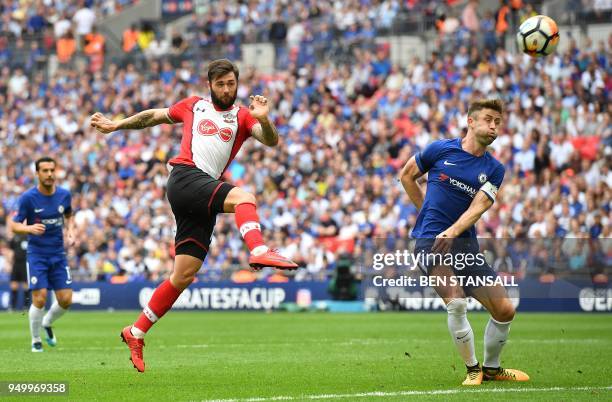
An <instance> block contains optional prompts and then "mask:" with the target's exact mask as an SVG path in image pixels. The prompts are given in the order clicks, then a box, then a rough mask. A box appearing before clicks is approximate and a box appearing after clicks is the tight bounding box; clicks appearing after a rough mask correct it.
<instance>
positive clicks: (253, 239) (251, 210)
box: [234, 202, 264, 251]
mask: <svg viewBox="0 0 612 402" xmlns="http://www.w3.org/2000/svg"><path fill="white" fill-rule="evenodd" d="M234 210H235V214H236V226H238V229H239V230H240V234H241V235H242V237H243V238H244V242H245V243H246V245H247V247H248V248H249V250H250V251H253V249H254V248H255V247H259V246H263V245H264V239H263V236H262V234H261V226H260V225H259V216H258V215H257V207H256V206H255V204H252V203H250V202H245V203H243V204H238V205H236V208H234Z"/></svg>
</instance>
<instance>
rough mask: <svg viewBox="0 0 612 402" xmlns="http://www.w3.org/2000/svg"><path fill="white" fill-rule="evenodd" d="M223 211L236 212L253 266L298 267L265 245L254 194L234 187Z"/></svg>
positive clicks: (237, 222) (239, 228)
mask: <svg viewBox="0 0 612 402" xmlns="http://www.w3.org/2000/svg"><path fill="white" fill-rule="evenodd" d="M219 212H221V211H219ZM222 212H227V213H234V214H235V218H236V226H237V227H238V230H240V234H241V235H242V238H243V239H244V242H245V243H246V245H247V247H248V248H249V251H250V252H251V256H250V258H249V264H250V265H251V267H253V268H263V267H274V268H278V269H296V268H297V267H298V265H297V264H296V263H294V262H293V261H291V260H289V259H287V258H285V257H283V256H282V255H280V254H278V253H277V252H276V251H275V250H270V249H269V248H268V247H267V246H266V245H265V243H264V239H263V235H262V233H261V225H260V224H259V216H258V215H257V203H256V200H255V196H254V195H253V194H251V193H248V192H246V191H244V190H243V189H241V188H239V187H234V188H232V189H231V190H230V191H229V193H228V194H227V196H226V197H225V200H224V201H223V210H222Z"/></svg>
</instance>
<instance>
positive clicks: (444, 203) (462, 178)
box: [412, 138, 505, 238]
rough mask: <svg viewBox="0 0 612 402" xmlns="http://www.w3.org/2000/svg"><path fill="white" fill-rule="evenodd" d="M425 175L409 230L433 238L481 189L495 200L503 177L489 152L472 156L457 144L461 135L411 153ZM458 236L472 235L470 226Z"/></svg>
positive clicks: (420, 235) (450, 224) (499, 165)
mask: <svg viewBox="0 0 612 402" xmlns="http://www.w3.org/2000/svg"><path fill="white" fill-rule="evenodd" d="M415 159H416V163H417V166H418V167H419V169H420V170H421V172H422V173H429V175H428V177H427V191H426V193H425V200H424V202H423V207H422V208H421V211H420V212H419V216H418V217H417V222H416V224H415V227H414V229H413V231H412V237H414V238H433V237H436V236H437V235H439V234H440V233H442V232H443V231H445V230H446V229H448V228H449V227H450V226H452V225H453V224H454V223H455V222H456V221H457V220H458V219H459V217H460V216H461V215H463V213H464V212H465V211H466V210H467V209H468V208H469V206H470V204H471V203H472V200H473V199H474V196H476V193H477V192H478V191H480V190H482V191H483V192H484V193H485V194H486V195H487V196H488V197H489V198H490V199H491V200H492V201H495V196H496V195H497V190H498V189H499V187H500V186H501V184H502V180H503V179H504V173H505V169H504V166H503V165H502V164H501V163H500V162H499V161H498V160H497V159H495V158H494V157H493V156H492V155H491V154H489V153H488V152H485V154H484V155H482V156H474V155H472V154H470V153H469V152H466V151H464V150H463V148H462V147H461V138H453V139H450V140H440V141H435V142H432V143H431V144H429V145H428V146H427V147H426V148H425V149H424V150H423V151H422V152H419V153H418V154H416V156H415ZM459 237H472V238H475V237H476V228H475V227H474V226H472V227H471V228H470V229H468V230H466V231H465V232H463V233H462V234H461V235H460V236H459Z"/></svg>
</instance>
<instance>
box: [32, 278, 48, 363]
mask: <svg viewBox="0 0 612 402" xmlns="http://www.w3.org/2000/svg"><path fill="white" fill-rule="evenodd" d="M46 303H47V289H45V288H41V289H33V290H32V304H31V305H30V309H29V312H28V318H29V320H30V334H31V336H32V352H42V351H43V349H42V340H41V338H40V329H41V327H42V320H43V316H44V315H45V304H46Z"/></svg>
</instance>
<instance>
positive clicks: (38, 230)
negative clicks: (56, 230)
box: [9, 221, 45, 236]
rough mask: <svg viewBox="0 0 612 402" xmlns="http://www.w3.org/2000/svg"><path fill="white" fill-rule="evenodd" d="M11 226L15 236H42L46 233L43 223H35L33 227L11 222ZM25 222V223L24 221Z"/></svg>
mask: <svg viewBox="0 0 612 402" xmlns="http://www.w3.org/2000/svg"><path fill="white" fill-rule="evenodd" d="M9 222H10V223H9V225H10V228H11V230H12V231H13V233H15V234H31V235H34V236H40V235H42V234H43V233H45V225H43V224H42V223H35V224H33V225H28V224H26V223H23V222H13V221H9ZM24 222H25V221H24Z"/></svg>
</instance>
